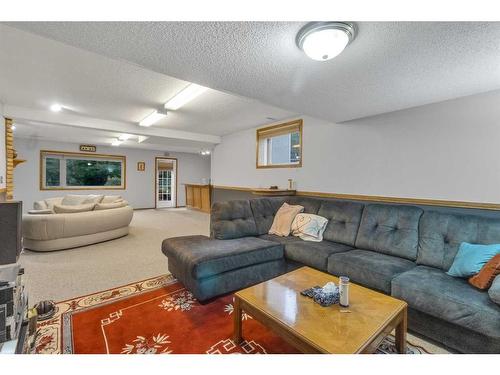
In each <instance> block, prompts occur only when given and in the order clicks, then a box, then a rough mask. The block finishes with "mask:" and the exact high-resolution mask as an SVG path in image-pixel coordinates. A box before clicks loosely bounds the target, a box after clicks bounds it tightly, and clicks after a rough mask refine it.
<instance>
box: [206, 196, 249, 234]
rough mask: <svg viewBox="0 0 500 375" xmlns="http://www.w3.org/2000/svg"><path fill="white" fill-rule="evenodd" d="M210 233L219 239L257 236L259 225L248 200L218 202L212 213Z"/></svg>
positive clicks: (214, 205)
mask: <svg viewBox="0 0 500 375" xmlns="http://www.w3.org/2000/svg"><path fill="white" fill-rule="evenodd" d="M210 235H211V237H212V238H216V239H218V240H228V239H231V238H240V237H246V236H257V235H258V232H257V225H256V224H255V219H254V217H253V213H252V209H251V207H250V202H249V201H247V200H238V201H227V202H218V203H214V204H213V205H212V211H211V213H210Z"/></svg>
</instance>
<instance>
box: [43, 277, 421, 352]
mask: <svg viewBox="0 0 500 375" xmlns="http://www.w3.org/2000/svg"><path fill="white" fill-rule="evenodd" d="M232 302H233V299H232V296H231V295H229V296H225V297H221V298H218V299H216V300H215V301H213V302H211V303H208V304H204V305H202V304H199V303H198V302H197V301H196V300H195V299H194V297H193V295H192V294H191V293H190V292H189V291H187V290H186V289H185V288H184V287H183V285H182V284H180V283H179V282H177V281H176V280H175V279H174V278H173V277H172V276H160V277H156V278H152V279H148V280H144V281H141V282H137V283H133V284H129V285H125V286H122V287H119V288H115V289H111V290H107V291H104V292H99V293H95V294H91V295H88V296H84V297H79V298H75V299H72V300H68V301H64V302H60V303H58V304H57V312H56V315H55V316H54V317H53V318H52V319H50V320H47V321H44V322H40V323H39V324H38V337H37V341H36V352H37V353H49V354H58V353H68V354H71V353H74V354H184V353H186V354H187V353H190V354H204V353H207V354H233V353H245V354H265V353H269V354H277V353H297V351H296V350H295V349H294V348H293V347H291V346H290V345H288V344H287V343H286V342H285V341H283V340H282V339H281V338H280V337H278V336H276V335H275V334H274V333H273V332H271V331H270V330H268V329H267V328H266V327H264V326H262V325H261V324H260V323H259V322H257V321H255V320H254V319H252V317H251V316H249V315H244V316H243V319H244V323H243V336H244V337H245V339H246V341H244V342H243V343H242V344H241V345H235V344H234V342H233V341H232V340H231V335H232V329H233V325H232V323H233V319H232V313H233V305H232ZM394 352H395V346H394V338H393V337H392V336H389V337H387V339H385V340H384V342H383V343H382V344H381V345H380V347H379V348H378V351H377V353H394ZM408 353H409V354H423V353H427V351H426V350H425V349H423V348H422V347H419V346H416V345H412V344H411V343H409V345H408Z"/></svg>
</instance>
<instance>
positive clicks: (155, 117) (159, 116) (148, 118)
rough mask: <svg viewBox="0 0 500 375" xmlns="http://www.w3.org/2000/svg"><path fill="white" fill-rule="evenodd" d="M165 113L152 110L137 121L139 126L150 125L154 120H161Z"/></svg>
mask: <svg viewBox="0 0 500 375" xmlns="http://www.w3.org/2000/svg"><path fill="white" fill-rule="evenodd" d="M166 115H167V113H166V112H160V111H154V112H153V113H151V114H150V115H148V116H146V117H145V118H144V119H143V120H142V121H141V122H139V125H140V126H151V125H153V124H154V123H155V122H157V121H159V120H161V119H162V118H164V117H165V116H166Z"/></svg>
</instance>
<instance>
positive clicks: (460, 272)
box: [446, 242, 500, 277]
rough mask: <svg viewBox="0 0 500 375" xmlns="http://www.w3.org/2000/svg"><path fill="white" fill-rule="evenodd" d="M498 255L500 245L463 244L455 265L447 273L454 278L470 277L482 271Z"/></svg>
mask: <svg viewBox="0 0 500 375" xmlns="http://www.w3.org/2000/svg"><path fill="white" fill-rule="evenodd" d="M497 254H500V244H494V245H476V244H470V243H467V242H462V243H461V244H460V247H459V249H458V252H457V255H455V259H454V260H453V264H452V265H451V267H450V269H449V270H448V272H446V273H447V274H448V275H450V276H453V277H470V276H472V275H475V274H476V273H478V272H479V271H481V268H483V266H484V265H485V264H486V263H488V261H489V260H490V259H491V258H493V257H494V256H495V255H497Z"/></svg>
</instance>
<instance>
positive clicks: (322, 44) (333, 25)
mask: <svg viewBox="0 0 500 375" xmlns="http://www.w3.org/2000/svg"><path fill="white" fill-rule="evenodd" d="M355 36H356V28H355V27H354V24H351V23H346V22H311V23H308V24H307V25H305V26H304V27H303V28H302V29H301V30H300V31H299V33H298V34H297V38H296V42H297V46H298V47H299V48H300V49H301V50H302V51H304V53H305V54H306V55H307V56H309V57H310V58H311V59H313V60H317V61H326V60H330V59H333V58H334V57H335V56H338V55H339V54H340V53H341V52H342V51H343V50H344V49H345V48H346V47H347V45H348V44H349V43H351V42H352V41H353V40H354V37H355Z"/></svg>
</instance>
